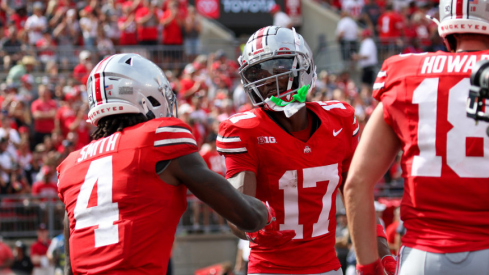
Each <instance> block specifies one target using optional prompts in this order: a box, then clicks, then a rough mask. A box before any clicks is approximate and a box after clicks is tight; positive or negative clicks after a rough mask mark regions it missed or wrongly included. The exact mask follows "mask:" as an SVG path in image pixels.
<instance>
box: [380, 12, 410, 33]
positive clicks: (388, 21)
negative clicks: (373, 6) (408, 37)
mask: <svg viewBox="0 0 489 275" xmlns="http://www.w3.org/2000/svg"><path fill="white" fill-rule="evenodd" d="M378 20H379V21H378V22H377V25H378V26H379V37H380V39H381V40H391V39H395V38H398V37H400V36H401V29H402V27H403V25H404V22H403V19H402V17H401V15H400V14H398V13H396V12H393V11H389V12H385V13H383V14H382V15H381V16H380V17H379V19H378Z"/></svg>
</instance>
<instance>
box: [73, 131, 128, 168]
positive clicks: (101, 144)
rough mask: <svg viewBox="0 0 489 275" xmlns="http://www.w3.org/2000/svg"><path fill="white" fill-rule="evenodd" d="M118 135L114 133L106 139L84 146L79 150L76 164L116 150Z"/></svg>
mask: <svg viewBox="0 0 489 275" xmlns="http://www.w3.org/2000/svg"><path fill="white" fill-rule="evenodd" d="M119 136H120V133H115V134H113V135H110V136H108V137H106V138H101V139H99V140H97V141H95V142H92V143H90V144H88V145H86V146H84V147H83V148H82V149H81V150H80V157H79V158H78V159H77V160H76V162H80V161H84V160H86V159H87V158H92V157H95V156H97V155H100V154H105V153H110V152H113V151H115V149H116V148H117V146H116V144H117V141H118V139H119Z"/></svg>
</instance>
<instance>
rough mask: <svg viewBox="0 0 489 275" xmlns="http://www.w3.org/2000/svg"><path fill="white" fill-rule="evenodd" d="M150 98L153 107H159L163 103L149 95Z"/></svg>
mask: <svg viewBox="0 0 489 275" xmlns="http://www.w3.org/2000/svg"><path fill="white" fill-rule="evenodd" d="M148 100H149V102H151V105H153V107H158V106H160V105H161V104H160V102H159V101H158V100H156V99H155V98H154V97H152V96H148Z"/></svg>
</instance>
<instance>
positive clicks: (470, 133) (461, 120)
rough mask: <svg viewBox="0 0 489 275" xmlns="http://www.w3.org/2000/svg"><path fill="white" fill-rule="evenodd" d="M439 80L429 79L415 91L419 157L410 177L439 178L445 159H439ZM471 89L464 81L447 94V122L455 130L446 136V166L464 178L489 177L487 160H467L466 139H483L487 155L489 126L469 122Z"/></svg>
mask: <svg viewBox="0 0 489 275" xmlns="http://www.w3.org/2000/svg"><path fill="white" fill-rule="evenodd" d="M438 87H439V78H426V79H424V80H423V81H422V82H421V83H420V84H419V86H418V87H417V88H416V89H415V90H414V93H413V103H414V104H418V109H419V111H418V116H419V122H418V148H419V155H418V156H415V157H414V159H413V164H412V169H411V175H412V176H422V177H440V176H441V171H442V156H437V155H436V137H438V136H437V133H436V128H437V127H436V125H437V119H440V118H437V103H438ZM469 87H470V81H469V79H468V78H464V79H462V80H461V81H460V82H458V83H457V84H455V85H454V86H453V87H452V88H451V89H450V90H449V92H448V113H447V120H448V122H449V123H450V124H452V125H453V128H452V129H450V130H449V131H448V132H447V148H446V163H447V165H448V166H449V167H450V168H451V169H452V170H453V171H454V172H455V173H456V174H457V175H458V176H459V177H463V178H487V177H489V169H487V168H488V167H489V160H488V159H487V158H484V157H473V156H466V152H465V151H466V142H467V138H469V137H472V138H482V139H483V143H484V151H487V149H488V148H487V142H488V138H487V136H486V127H487V125H483V124H479V125H475V122H474V121H473V120H472V119H469V118H467V115H466V111H465V104H466V101H467V92H466V91H468V90H469Z"/></svg>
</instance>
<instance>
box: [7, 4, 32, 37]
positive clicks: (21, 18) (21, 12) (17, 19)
mask: <svg viewBox="0 0 489 275" xmlns="http://www.w3.org/2000/svg"><path fill="white" fill-rule="evenodd" d="M27 18H28V17H27V10H26V8H25V6H24V7H21V8H19V9H16V10H15V13H14V14H12V15H11V16H10V21H12V22H14V24H15V27H16V28H17V30H18V31H21V30H24V26H25V22H26V21H27Z"/></svg>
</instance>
